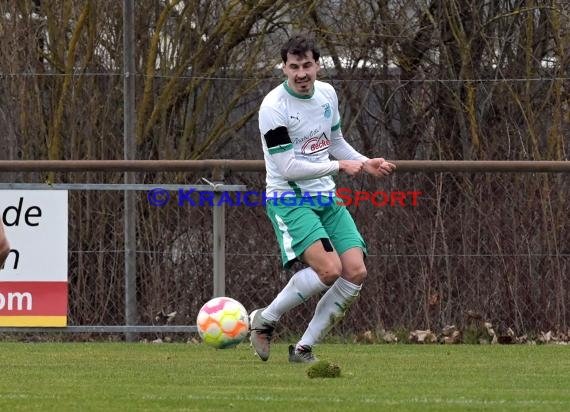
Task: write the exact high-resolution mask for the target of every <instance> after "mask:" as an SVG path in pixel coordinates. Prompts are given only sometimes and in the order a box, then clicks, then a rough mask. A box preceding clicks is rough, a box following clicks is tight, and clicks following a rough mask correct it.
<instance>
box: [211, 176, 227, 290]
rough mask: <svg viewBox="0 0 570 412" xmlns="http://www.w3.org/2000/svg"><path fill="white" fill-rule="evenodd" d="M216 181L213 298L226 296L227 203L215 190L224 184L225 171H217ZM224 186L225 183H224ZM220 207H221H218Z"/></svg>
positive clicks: (220, 193) (219, 192)
mask: <svg viewBox="0 0 570 412" xmlns="http://www.w3.org/2000/svg"><path fill="white" fill-rule="evenodd" d="M213 178H214V179H213V180H214V183H215V185H214V207H213V208H214V210H213V231H214V233H213V239H212V241H213V260H214V274H213V275H214V291H213V296H214V297H218V296H225V295H226V243H225V242H226V221H225V212H226V207H225V203H223V202H222V203H221V204H220V199H221V197H222V191H219V190H217V189H216V188H215V186H216V183H222V181H223V179H224V171H223V170H221V169H215V170H214V172H213ZM222 184H223V183H222ZM218 205H219V206H218Z"/></svg>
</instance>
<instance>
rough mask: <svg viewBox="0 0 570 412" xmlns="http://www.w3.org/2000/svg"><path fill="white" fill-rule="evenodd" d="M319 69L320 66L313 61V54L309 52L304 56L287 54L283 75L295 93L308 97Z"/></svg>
mask: <svg viewBox="0 0 570 412" xmlns="http://www.w3.org/2000/svg"><path fill="white" fill-rule="evenodd" d="M320 69H321V65H320V64H319V62H318V61H315V59H314V57H313V52H311V51H309V52H308V53H307V54H305V55H304V56H298V55H295V54H291V53H289V54H287V62H286V63H285V65H284V66H283V73H285V75H286V76H287V84H288V85H289V87H290V88H291V89H292V90H293V91H294V92H295V93H298V94H302V95H310V94H311V93H312V92H313V85H314V84H315V80H316V79H317V72H318V71H319V70H320Z"/></svg>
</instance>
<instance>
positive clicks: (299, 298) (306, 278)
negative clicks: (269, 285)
mask: <svg viewBox="0 0 570 412" xmlns="http://www.w3.org/2000/svg"><path fill="white" fill-rule="evenodd" d="M267 210H268V216H269V218H270V220H271V222H272V224H273V227H274V229H275V233H276V235H277V240H278V243H279V247H280V250H281V255H282V259H283V264H284V266H285V267H288V266H290V265H291V264H292V263H293V262H294V261H295V260H297V259H299V258H300V257H301V255H302V254H303V252H304V251H306V250H315V253H318V252H317V250H320V251H321V253H322V254H324V253H326V252H325V249H324V243H323V240H321V238H323V239H325V240H326V242H328V244H329V245H330V241H328V239H326V238H325V237H326V236H327V235H326V231H325V230H324V228H323V227H322V224H321V222H320V219H319V218H318V216H317V215H316V214H315V213H314V211H312V210H311V207H310V206H307V207H291V206H283V205H268V207H267ZM321 262H322V263H321V264H318V265H315V266H313V267H307V268H305V269H302V270H300V271H298V272H296V273H295V274H294V275H293V276H292V277H291V279H290V280H289V282H288V283H287V285H285V287H284V288H283V289H282V290H281V292H279V294H278V295H277V296H276V297H275V298H274V299H273V301H272V302H271V303H270V304H269V306H267V307H266V308H262V309H258V310H255V311H253V312H252V314H251V320H250V325H251V334H250V341H251V343H252V346H253V347H254V348H255V351H256V353H257V354H258V355H259V357H260V358H261V359H262V360H264V361H265V360H267V359H268V358H269V348H270V340H271V336H272V334H273V330H274V329H275V326H276V324H277V321H278V320H279V319H280V318H281V316H283V314H285V313H286V312H287V311H289V310H290V309H292V308H294V307H295V306H297V305H299V304H301V303H303V302H305V301H306V300H308V299H309V298H310V297H311V296H313V295H315V294H317V293H320V292H322V291H324V290H326V289H327V288H328V285H329V284H331V283H332V282H334V280H335V279H336V278H337V277H338V276H339V275H340V271H341V267H342V266H341V262H340V259H339V258H338V255H337V256H336V260H335V261H334V262H332V263H331V260H330V259H324V258H323V259H322V260H321ZM315 269H316V271H315Z"/></svg>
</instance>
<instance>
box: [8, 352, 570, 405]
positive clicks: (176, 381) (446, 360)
mask: <svg viewBox="0 0 570 412" xmlns="http://www.w3.org/2000/svg"><path fill="white" fill-rule="evenodd" d="M569 351H570V349H569V348H568V347H567V346H555V345H545V346H522V345H513V346H479V345H458V346H444V345H426V346H422V345H353V344H346V345H344V344H326V345H319V346H318V347H317V348H316V354H317V355H318V356H319V357H320V358H321V359H326V360H329V361H331V362H334V363H336V364H338V365H339V366H340V368H341V370H342V375H341V377H340V378H336V379H309V378H308V377H307V375H306V366H305V365H290V364H289V363H288V362H287V345H285V344H276V345H273V347H272V356H271V359H270V360H269V361H268V362H261V361H260V360H259V359H257V358H255V357H254V356H253V355H252V352H251V349H250V348H249V347H248V346H247V345H245V344H244V345H240V346H239V347H237V348H235V349H226V350H214V349H212V348H209V347H206V346H204V345H191V344H178V343H176V344H172V343H170V344H161V345H153V344H141V343H136V344H130V343H128V344H127V343H0V366H1V367H2V371H3V373H1V374H0V410H42V411H45V410H58V411H62V410H94V411H95V410H122V411H125V410H137V411H144V410H148V411H155V410H188V411H191V410H196V411H210V410H211V411H214V410H217V411H219V410H243V411H255V410H256V409H259V408H263V410H265V411H288V412H290V411H292V410H293V409H296V410H302V411H303V410H307V411H309V410H310V411H331V410H332V411H334V410H339V411H352V410H354V411H365V410H371V411H373V410H379V408H385V409H388V408H389V409H390V410H402V411H404V410H406V411H410V410H411V411H414V410H418V411H419V410H422V411H425V410H433V411H437V410H441V409H442V408H445V410H497V411H505V410H512V411H515V410H516V411H518V410H521V409H523V410H536V411H539V410H544V409H545V408H548V409H549V410H560V411H566V410H570V393H569V392H570V391H568V390H567V387H568V383H567V382H568V381H569V378H570V360H569V359H570V357H569Z"/></svg>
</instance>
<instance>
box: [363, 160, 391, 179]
mask: <svg viewBox="0 0 570 412" xmlns="http://www.w3.org/2000/svg"><path fill="white" fill-rule="evenodd" d="M395 169H396V165H395V164H394V163H390V162H388V161H386V160H385V159H383V158H382V157H376V158H374V159H369V160H367V161H366V162H364V171H365V172H366V173H368V174H369V175H372V176H375V177H383V176H388V175H390V174H391V173H392V172H393V171H394V170H395Z"/></svg>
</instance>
